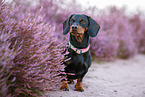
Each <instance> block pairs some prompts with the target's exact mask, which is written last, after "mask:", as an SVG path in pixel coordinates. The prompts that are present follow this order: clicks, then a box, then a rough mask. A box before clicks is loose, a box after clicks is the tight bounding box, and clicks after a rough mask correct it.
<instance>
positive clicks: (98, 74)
mask: <svg viewBox="0 0 145 97" xmlns="http://www.w3.org/2000/svg"><path fill="white" fill-rule="evenodd" d="M75 83H76V81H75ZM74 86H75V84H71V85H69V91H51V92H47V93H46V95H47V97H145V55H136V56H134V57H133V58H130V59H128V60H120V59H119V60H115V61H113V62H103V63H100V64H98V63H95V62H94V63H93V64H92V66H91V67H90V69H89V72H88V73H87V74H86V76H85V77H84V80H83V87H84V90H85V91H84V92H78V91H74Z"/></svg>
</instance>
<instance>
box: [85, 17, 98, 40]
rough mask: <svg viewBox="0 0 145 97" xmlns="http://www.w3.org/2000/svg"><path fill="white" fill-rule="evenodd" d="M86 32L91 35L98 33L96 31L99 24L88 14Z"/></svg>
mask: <svg viewBox="0 0 145 97" xmlns="http://www.w3.org/2000/svg"><path fill="white" fill-rule="evenodd" d="M88 21H89V24H88V34H89V36H91V37H95V36H96V35H97V34H98V31H99V29H100V25H99V24H98V23H97V22H96V21H95V20H94V19H92V18H91V17H89V16H88Z"/></svg>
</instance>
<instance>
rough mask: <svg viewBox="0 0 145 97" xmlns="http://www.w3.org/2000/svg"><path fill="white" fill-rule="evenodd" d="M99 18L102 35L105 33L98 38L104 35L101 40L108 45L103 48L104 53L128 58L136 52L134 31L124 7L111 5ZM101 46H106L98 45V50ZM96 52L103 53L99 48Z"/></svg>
mask: <svg viewBox="0 0 145 97" xmlns="http://www.w3.org/2000/svg"><path fill="white" fill-rule="evenodd" d="M98 20H99V21H100V24H101V25H102V29H101V31H100V35H101V33H102V34H103V35H101V36H99V35H98V38H100V37H101V38H102V37H103V38H102V40H101V41H102V42H106V43H102V44H104V45H105V46H106V47H105V48H106V49H102V50H103V51H102V54H103V55H104V54H106V55H108V56H110V55H111V57H112V58H113V57H120V58H128V57H130V56H132V55H134V54H135V53H136V51H137V48H136V44H135V42H134V31H133V29H132V26H131V25H130V23H129V17H128V16H127V15H126V14H125V9H124V8H122V9H117V8H116V7H111V8H110V9H109V10H108V12H107V13H105V12H104V13H103V14H102V15H100V17H98ZM106 40H107V41H106ZM96 41H97V40H96ZM107 45H109V46H107ZM96 46H97V44H96ZM101 48H104V46H100V47H98V50H100V49H101ZM107 51H108V52H107ZM94 52H96V53H97V52H98V53H101V52H100V51H97V50H96V51H94ZM104 58H105V57H104Z"/></svg>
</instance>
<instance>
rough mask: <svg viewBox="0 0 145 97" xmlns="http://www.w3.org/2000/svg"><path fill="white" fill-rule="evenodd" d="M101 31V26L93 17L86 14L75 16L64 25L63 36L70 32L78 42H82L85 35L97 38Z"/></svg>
mask: <svg viewBox="0 0 145 97" xmlns="http://www.w3.org/2000/svg"><path fill="white" fill-rule="evenodd" d="M99 29H100V26H99V24H98V23H97V22H96V21H95V20H94V19H92V18H91V17H89V16H87V15H84V14H73V15H71V16H70V17H69V18H68V19H66V20H65V21H64V23H63V35H66V34H67V33H68V32H70V34H71V35H73V36H75V37H76V39H77V41H78V42H81V41H82V39H83V35H84V34H85V33H87V34H88V35H89V36H91V37H95V36H96V35H97V33H98V31H99Z"/></svg>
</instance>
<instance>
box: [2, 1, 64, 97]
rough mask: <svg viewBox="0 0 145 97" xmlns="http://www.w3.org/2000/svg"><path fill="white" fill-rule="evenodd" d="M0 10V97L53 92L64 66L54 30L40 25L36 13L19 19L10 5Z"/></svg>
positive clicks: (16, 11) (57, 85)
mask: <svg viewBox="0 0 145 97" xmlns="http://www.w3.org/2000/svg"><path fill="white" fill-rule="evenodd" d="M0 7H1V9H0V13H1V14H0V17H1V20H0V26H1V29H0V32H1V33H0V37H1V39H0V40H1V41H0V42H1V45H0V46H1V49H0V57H1V58H0V61H1V62H0V63H1V64H0V70H1V72H0V75H1V76H0V77H1V78H0V79H1V80H0V81H1V82H2V83H1V84H0V87H1V88H0V92H1V94H0V95H1V96H10V95H11V96H16V97H17V96H38V94H39V93H40V91H41V92H44V91H46V90H57V89H58V88H59V85H60V83H61V82H60V81H61V79H62V78H63V77H61V76H57V75H59V74H60V70H61V69H63V68H64V66H63V65H61V62H62V59H63V56H62V54H61V52H60V51H61V50H60V48H59V47H60V45H61V43H58V41H57V37H55V35H54V32H55V27H54V26H51V25H49V24H48V23H47V24H45V23H43V19H42V16H41V15H38V14H39V11H38V12H37V13H36V14H31V13H29V14H24V13H25V12H24V13H21V14H23V16H24V17H20V16H22V15H20V16H19V14H16V13H19V11H20V10H19V8H17V7H16V8H15V7H14V6H13V5H12V4H9V5H7V4H4V3H3V2H0ZM13 7H14V8H13ZM15 9H17V10H15Z"/></svg>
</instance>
